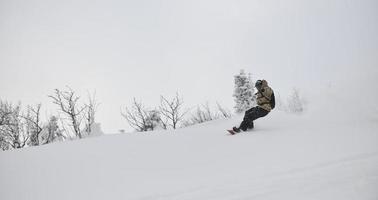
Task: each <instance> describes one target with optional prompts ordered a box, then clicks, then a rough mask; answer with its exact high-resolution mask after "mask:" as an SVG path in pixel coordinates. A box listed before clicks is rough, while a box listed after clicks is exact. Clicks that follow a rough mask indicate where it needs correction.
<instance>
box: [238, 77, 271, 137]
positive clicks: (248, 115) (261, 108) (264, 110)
mask: <svg viewBox="0 0 378 200" xmlns="http://www.w3.org/2000/svg"><path fill="white" fill-rule="evenodd" d="M255 87H256V89H257V93H256V94H255V95H256V97H257V106H256V107H253V108H251V109H249V110H247V111H246V112H245V115H244V118H243V121H242V122H241V124H240V126H239V128H237V127H233V128H232V130H233V131H234V132H236V133H239V132H240V131H247V130H248V129H253V127H254V124H253V121H254V120H256V119H258V118H260V117H265V116H266V115H267V114H269V112H270V111H271V110H272V109H273V108H274V107H275V98H274V92H273V90H272V88H270V87H269V86H268V82H267V81H266V80H258V81H256V84H255Z"/></svg>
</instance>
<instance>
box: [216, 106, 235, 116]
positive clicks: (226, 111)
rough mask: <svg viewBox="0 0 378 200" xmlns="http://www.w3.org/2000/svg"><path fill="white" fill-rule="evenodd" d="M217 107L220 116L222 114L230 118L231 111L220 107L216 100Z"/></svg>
mask: <svg viewBox="0 0 378 200" xmlns="http://www.w3.org/2000/svg"><path fill="white" fill-rule="evenodd" d="M217 107H218V111H219V112H220V114H221V116H223V117H224V118H230V117H231V116H232V114H231V112H230V111H229V110H228V109H226V108H224V107H222V106H221V105H220V104H219V103H218V102H217Z"/></svg>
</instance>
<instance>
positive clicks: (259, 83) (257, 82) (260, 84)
mask: <svg viewBox="0 0 378 200" xmlns="http://www.w3.org/2000/svg"><path fill="white" fill-rule="evenodd" d="M255 87H256V88H257V89H258V90H260V89H261V87H262V80H257V81H256V83H255Z"/></svg>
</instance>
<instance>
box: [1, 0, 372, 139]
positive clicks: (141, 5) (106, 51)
mask: <svg viewBox="0 0 378 200" xmlns="http://www.w3.org/2000/svg"><path fill="white" fill-rule="evenodd" d="M377 11H378V1H376V0H371V1H369V0H313V1H303V0H291V1H290V0H288V1H269V0H264V1H251V0H230V1H224V0H212V1H205V0H193V1H177V0H172V1H170V0H165V1H158V0H139V1H114V0H107V1H89V0H88V1H84V0H72V1H54V0H0V75H1V77H0V98H1V99H5V100H10V101H13V102H16V101H22V102H23V104H31V103H38V102H42V103H43V105H44V108H45V112H46V113H47V114H54V112H55V111H54V109H53V108H54V107H53V105H52V104H51V101H50V99H48V98H47V95H49V94H51V93H52V91H53V89H55V88H63V87H64V86H65V85H69V86H71V87H72V88H74V89H75V90H77V91H78V92H79V93H80V94H82V95H85V94H86V91H87V90H90V91H94V90H96V91H97V97H98V99H99V101H100V102H101V103H102V104H101V107H100V110H99V113H98V121H99V122H101V123H102V126H103V129H104V130H105V131H106V132H116V131H117V130H118V129H122V128H127V124H126V123H125V121H124V120H123V119H122V118H121V116H120V114H119V111H120V107H121V106H126V105H129V104H130V102H131V100H132V98H133V97H136V98H137V99H141V100H143V102H145V104H146V105H150V106H155V105H157V103H158V102H159V95H160V94H163V95H173V94H174V93H175V92H176V91H178V92H179V93H180V94H182V95H183V96H184V99H185V101H186V103H187V105H188V106H194V105H196V104H199V103H204V102H206V101H209V102H210V103H214V102H215V101H218V102H220V103H222V104H223V105H226V106H228V107H229V108H231V107H232V106H233V99H232V96H231V95H232V92H233V75H234V74H236V73H238V72H239V70H240V69H241V68H244V69H245V70H246V71H248V72H251V73H252V75H253V78H254V79H256V78H265V79H267V80H268V81H269V82H270V83H271V85H272V87H273V89H275V91H277V92H279V93H280V94H281V95H282V96H285V94H287V92H288V91H289V89H290V88H292V87H294V86H295V87H298V88H300V89H303V90H308V89H316V87H314V86H315V84H317V83H321V84H328V83H331V82H332V81H335V80H338V79H351V81H352V80H353V77H355V76H359V77H360V78H361V77H363V76H371V77H378V70H377V64H378V37H377V35H378V14H377V13H378V12H377ZM365 71H369V73H368V74H366V73H364V72H365ZM73 72H75V73H73Z"/></svg>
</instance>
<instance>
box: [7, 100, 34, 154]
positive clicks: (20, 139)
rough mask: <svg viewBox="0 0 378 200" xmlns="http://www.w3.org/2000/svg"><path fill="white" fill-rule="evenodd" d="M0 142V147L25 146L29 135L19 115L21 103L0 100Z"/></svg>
mask: <svg viewBox="0 0 378 200" xmlns="http://www.w3.org/2000/svg"><path fill="white" fill-rule="evenodd" d="M0 110H1V111H0V115H1V116H0V119H1V125H0V138H1V139H0V142H1V148H2V149H3V150H6V149H10V148H13V149H18V148H23V147H25V145H26V143H27V141H28V140H29V135H28V134H27V132H26V130H25V122H24V121H23V118H22V117H21V114H20V113H21V105H20V104H18V105H17V106H13V105H12V104H11V103H7V102H3V101H0Z"/></svg>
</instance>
